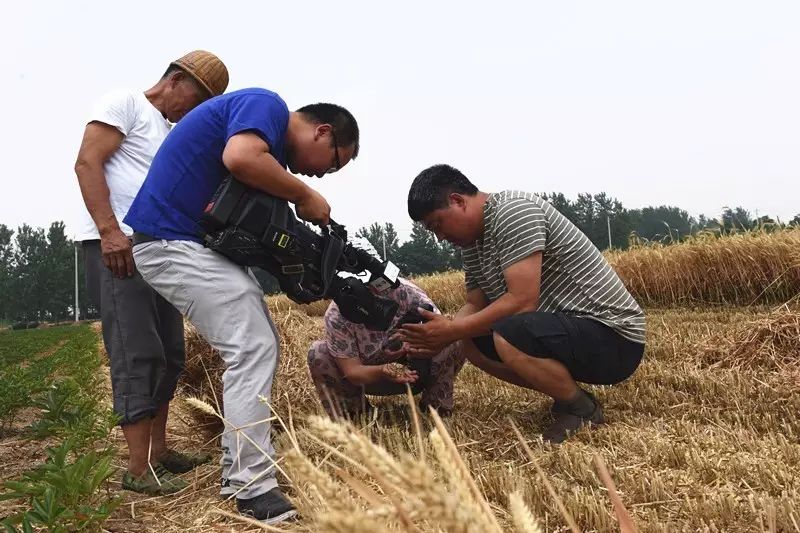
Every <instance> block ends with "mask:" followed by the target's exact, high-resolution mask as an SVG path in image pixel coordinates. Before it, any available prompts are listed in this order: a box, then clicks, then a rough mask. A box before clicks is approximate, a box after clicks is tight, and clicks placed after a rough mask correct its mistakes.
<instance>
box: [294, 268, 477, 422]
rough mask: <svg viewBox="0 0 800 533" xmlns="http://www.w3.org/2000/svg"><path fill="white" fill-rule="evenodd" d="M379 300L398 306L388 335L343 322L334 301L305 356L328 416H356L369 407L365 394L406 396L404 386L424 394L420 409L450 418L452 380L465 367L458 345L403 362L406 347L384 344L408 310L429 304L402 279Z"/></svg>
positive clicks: (386, 332) (420, 291)
mask: <svg viewBox="0 0 800 533" xmlns="http://www.w3.org/2000/svg"><path fill="white" fill-rule="evenodd" d="M381 296H382V297H385V298H389V299H392V300H394V301H396V302H397V303H398V304H399V307H398V310H397V313H396V314H395V317H394V322H393V324H392V327H391V328H389V330H388V331H371V330H368V329H367V328H366V327H364V326H363V325H361V324H354V323H352V322H349V321H347V320H345V319H344V318H343V317H342V315H341V313H340V312H339V307H338V306H337V305H336V304H335V303H333V302H331V304H330V305H329V306H328V310H327V311H326V312H325V339H324V340H319V341H316V342H314V343H313V344H312V345H311V349H310V350H309V352H308V368H309V370H310V372H311V378H312V380H313V381H314V386H315V387H316V389H317V394H318V395H319V398H320V401H321V402H322V405H323V406H324V407H325V410H326V411H327V412H328V414H329V415H331V416H335V415H340V416H341V415H343V416H350V417H353V416H357V415H358V414H360V413H361V412H363V411H364V410H366V409H369V407H370V406H369V402H368V401H367V399H366V397H365V394H370V395H378V396H388V395H393V394H405V391H406V385H405V384H406V383H408V384H410V385H411V390H412V392H414V393H415V394H417V393H419V392H421V393H422V398H421V401H420V406H421V407H422V408H423V409H427V408H428V407H429V406H430V407H432V408H434V409H436V410H438V411H439V413H440V414H442V415H448V414H450V413H451V412H452V410H453V382H454V381H455V377H456V374H457V373H458V371H459V370H460V369H461V367H462V366H463V364H464V356H463V355H462V354H461V349H460V343H458V342H456V343H453V344H451V345H449V346H447V347H446V348H445V349H444V350H442V351H441V352H440V353H439V354H437V355H435V356H433V357H432V358H430V359H409V358H407V357H406V353H405V346H404V347H402V348H400V349H399V350H397V351H392V350H391V349H390V348H389V347H388V345H389V341H390V339H391V338H392V336H393V335H394V333H395V327H396V324H397V322H398V321H399V320H400V319H401V318H402V317H403V315H405V314H406V313H408V312H409V311H412V310H416V309H417V308H418V307H420V306H421V305H423V304H428V305H431V306H433V302H432V301H431V300H430V298H428V296H427V295H426V294H425V293H424V292H422V289H420V288H419V287H417V286H416V285H414V284H413V283H411V282H410V281H406V280H402V279H401V283H400V286H398V287H397V288H396V289H393V290H391V291H388V292H386V293H382V294H381ZM434 309H435V306H434ZM436 312H439V311H438V309H436ZM389 363H400V364H402V365H404V366H402V367H401V366H399V365H392V364H389Z"/></svg>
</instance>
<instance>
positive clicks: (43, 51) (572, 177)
mask: <svg viewBox="0 0 800 533" xmlns="http://www.w3.org/2000/svg"><path fill="white" fill-rule="evenodd" d="M3 11H4V13H3V16H2V20H0V45H2V50H3V54H1V55H0V87H2V95H3V100H4V106H3V113H2V117H3V126H2V128H0V155H2V166H3V169H2V174H1V175H2V178H0V179H2V185H3V191H4V194H3V195H2V200H3V201H2V204H0V205H2V207H1V208H0V223H5V224H6V225H9V226H11V227H14V228H16V226H17V225H19V224H21V223H23V222H27V223H29V224H32V225H37V226H46V225H48V224H49V223H50V222H51V221H54V220H64V221H65V222H66V223H67V229H68V232H70V233H72V232H73V231H74V230H75V228H76V222H77V220H78V216H79V212H80V209H82V202H81V198H80V193H79V191H78V187H77V183H76V180H75V177H74V173H73V170H72V166H73V162H74V159H75V155H76V152H77V148H78V145H79V143H80V139H81V134H82V130H83V127H84V122H85V121H84V119H85V117H86V113H87V112H88V110H89V109H90V107H91V104H92V102H93V101H94V100H95V99H96V98H97V97H99V96H100V95H101V94H102V93H104V92H106V91H107V90H110V89H114V88H120V87H132V88H140V89H142V90H144V89H146V88H148V87H149V86H151V85H152V84H153V83H155V81H156V80H157V79H158V77H159V76H160V75H161V74H162V72H163V70H164V69H165V68H166V66H167V64H168V63H169V61H170V60H172V59H174V58H177V57H179V56H181V55H183V54H184V53H185V52H187V51H189V50H192V49H195V48H203V49H207V50H210V51H212V52H214V53H216V54H217V55H219V56H220V57H221V58H222V59H223V60H224V61H225V63H226V64H227V65H228V68H229V70H230V73H231V83H230V86H229V89H238V88H243V87H250V86H261V87H266V88H269V89H272V90H275V91H276V92H278V93H279V94H281V95H282V96H283V97H284V99H285V100H286V101H287V103H288V104H289V107H290V108H292V109H295V108H297V107H300V106H301V105H304V104H306V103H312V102H317V101H331V102H335V103H338V104H341V105H344V106H346V107H348V108H349V109H350V110H351V111H352V112H353V113H354V115H355V116H356V118H357V119H358V121H359V124H360V127H361V132H362V154H361V156H360V157H359V158H358V159H357V160H355V161H354V162H353V163H351V164H350V165H348V166H347V167H346V168H345V169H344V170H343V171H342V172H340V173H338V174H336V175H335V176H331V177H328V178H326V179H324V180H322V181H316V180H315V183H314V185H315V186H316V187H317V188H318V189H319V190H320V191H321V192H322V193H323V194H324V195H325V196H326V197H327V199H328V201H329V202H330V204H331V205H332V207H333V211H332V216H333V218H334V219H335V220H337V221H338V222H341V223H344V224H346V225H348V226H349V227H350V228H352V229H353V230H355V229H356V228H357V227H359V226H362V225H366V224H369V223H371V222H373V221H391V222H394V223H395V225H396V226H398V227H399V228H400V230H401V231H400V236H401V239H404V238H406V237H407V235H408V231H407V230H409V229H410V227H411V223H410V221H409V219H408V217H407V214H406V204H405V201H406V195H407V192H408V186H409V185H410V183H411V181H412V180H413V178H414V176H416V174H417V173H418V172H419V171H420V170H422V169H423V168H425V167H427V166H428V165H430V164H433V163H438V162H447V163H450V164H452V165H454V166H456V167H458V168H459V169H461V170H462V171H463V172H464V173H465V174H467V176H468V177H470V178H471V179H472V180H473V181H474V182H475V183H476V184H477V185H478V186H479V187H480V188H481V189H483V190H488V191H492V190H500V189H504V188H519V189H524V190H529V191H533V192H538V191H561V192H564V193H565V194H566V195H567V196H569V197H571V198H574V197H575V196H576V195H577V193H578V192H593V193H594V192H600V191H606V192H607V193H609V194H610V195H612V196H616V197H618V198H619V199H620V200H622V202H623V204H624V205H625V206H626V207H630V208H633V207H642V206H645V205H659V204H671V205H677V206H680V207H682V208H685V209H687V210H688V211H689V212H690V213H691V214H693V215H697V214H699V213H705V214H707V215H712V216H716V215H718V214H719V212H720V211H721V208H722V207H723V206H725V205H730V206H735V205H743V206H744V207H745V208H747V209H749V210H750V211H751V212H752V213H753V214H755V213H756V212H758V213H759V214H761V215H763V214H771V215H773V216H779V217H781V218H782V219H784V220H786V219H789V218H791V217H792V216H794V215H795V214H796V213H798V212H800V205H799V204H800V202H798V200H797V199H798V192H800V185H799V184H798V183H800V180H798V178H799V177H800V31H798V29H800V2H797V1H786V2H769V1H760V2H755V1H750V2H733V1H717V2H705V1H699V0H694V1H670V2H657V3H656V2H648V1H641V0H636V1H629V2H623V1H602V2H599V1H597V0H594V1H585V2H578V1H556V2H554V1H547V2H544V1H539V0H537V1H530V2H503V1H493V2H481V3H473V2H435V1H434V0H428V1H427V2H421V1H405V2H402V3H393V4H392V7H390V5H389V3H386V2H376V1H371V2H367V1H364V2H348V1H325V2H323V1H319V2H300V1H283V2H274V1H273V2H265V1H259V2H235V1H232V0H229V1H228V2H220V1H215V2H207V1H205V0H197V1H193V2H173V1H164V0H162V1H160V2H152V1H149V0H148V1H138V2H135V3H130V2H127V3H123V2H108V1H106V2H100V1H96V2H87V1H70V2H63V1H54V0H52V1H40V2H25V3H23V2H12V3H7V4H6V5H5V6H4V9H3ZM9 192H10V194H9Z"/></svg>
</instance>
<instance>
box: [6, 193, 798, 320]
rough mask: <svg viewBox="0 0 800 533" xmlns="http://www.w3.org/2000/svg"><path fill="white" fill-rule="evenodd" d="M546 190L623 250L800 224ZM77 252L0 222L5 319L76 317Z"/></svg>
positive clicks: (415, 237) (399, 248)
mask: <svg viewBox="0 0 800 533" xmlns="http://www.w3.org/2000/svg"><path fill="white" fill-rule="evenodd" d="M541 196H542V197H544V198H545V199H546V200H547V201H549V202H550V203H551V204H552V205H553V207H555V208H556V209H558V210H559V211H560V212H561V213H562V214H564V216H566V217H567V218H568V219H569V220H570V221H572V222H573V223H574V224H575V225H577V226H578V228H580V229H581V230H582V231H583V232H584V233H585V234H586V235H587V236H588V237H589V239H590V240H591V241H592V242H593V243H594V244H595V245H596V246H597V247H598V248H600V249H601V250H604V249H607V248H609V247H611V248H616V249H623V250H624V249H626V248H628V247H629V246H630V245H631V243H632V242H634V241H637V240H638V241H661V242H677V241H680V240H681V239H684V238H686V237H687V236H689V235H693V234H695V233H698V232H701V231H713V232H716V233H719V234H725V233H731V232H737V231H747V230H752V229H755V228H762V229H765V230H767V231H770V230H773V229H779V228H782V227H785V226H789V225H793V226H800V214H798V215H796V216H795V217H794V218H793V219H792V220H791V221H789V222H788V223H785V222H781V221H778V220H776V219H773V218H771V217H769V216H758V217H756V216H753V215H752V214H751V213H750V212H749V211H748V210H746V209H744V208H742V207H735V208H727V207H726V208H724V209H723V210H722V212H721V213H720V214H719V215H718V216H716V217H707V216H705V215H700V216H699V217H697V218H694V217H692V216H690V215H689V213H688V212H687V211H686V210H684V209H681V208H679V207H675V206H667V205H662V206H650V207H644V208H641V209H627V208H625V207H624V206H623V205H622V202H620V201H619V200H618V199H616V198H613V197H610V196H608V195H607V194H606V193H599V194H588V193H586V194H579V195H578V197H577V198H576V199H574V200H573V199H570V198H567V197H566V196H564V195H563V194H561V193H542V194H541ZM351 231H352V230H351ZM355 235H357V236H360V237H364V238H366V239H367V240H368V241H369V242H370V243H371V244H372V245H373V246H374V247H375V249H376V250H377V251H378V253H379V254H380V255H381V256H382V257H388V258H389V259H390V260H392V261H393V262H394V263H395V264H396V265H397V266H398V267H400V270H401V273H402V274H403V275H405V276H417V275H421V274H430V273H434V272H442V271H446V270H454V269H460V268H461V255H460V251H459V250H458V249H456V248H454V247H453V246H452V245H450V244H449V243H447V242H438V241H437V239H436V237H435V236H434V235H433V234H431V233H430V232H429V231H427V230H426V229H425V228H424V227H423V226H422V224H419V223H414V225H413V227H412V230H411V235H410V238H409V239H408V240H407V241H405V242H402V243H401V242H400V238H399V236H398V233H397V230H396V228H395V226H394V225H393V224H392V223H391V222H385V223H379V222H375V223H373V224H371V225H369V226H364V227H362V228H359V229H358V230H356V231H355ZM77 253H78V269H79V271H78V281H79V283H78V288H79V295H78V300H79V302H80V303H79V307H80V309H79V311H80V316H81V317H84V318H85V317H95V316H96V315H97V310H96V309H94V308H93V307H92V305H91V304H90V303H89V302H88V301H87V295H86V284H85V280H84V273H83V256H82V250H81V249H80V246H78V250H77ZM74 254H75V244H74V243H73V241H72V239H69V238H68V237H67V236H66V233H65V228H64V223H63V222H53V223H52V224H50V227H49V228H48V229H47V230H45V229H44V228H33V227H31V226H29V225H27V224H23V225H22V226H20V227H19V228H17V230H16V231H14V230H12V229H10V228H8V227H7V226H6V225H4V224H0V321H2V322H6V323H9V322H15V321H59V320H65V319H68V318H71V317H73V316H74V305H75V304H74V290H75V287H74V283H75V282H74V280H75V265H74ZM258 277H259V280H260V281H261V283H262V286H263V287H264V290H265V292H267V293H274V292H278V285H277V282H276V281H275V280H274V279H273V278H271V276H269V275H268V274H266V273H263V272H262V273H259V274H258Z"/></svg>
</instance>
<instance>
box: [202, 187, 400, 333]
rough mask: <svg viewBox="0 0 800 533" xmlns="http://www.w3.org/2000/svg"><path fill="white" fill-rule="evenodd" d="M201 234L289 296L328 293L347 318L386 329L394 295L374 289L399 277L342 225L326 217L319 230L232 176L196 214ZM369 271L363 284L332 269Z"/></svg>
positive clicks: (301, 299)
mask: <svg viewBox="0 0 800 533" xmlns="http://www.w3.org/2000/svg"><path fill="white" fill-rule="evenodd" d="M200 226H201V227H202V228H203V235H202V237H203V241H204V243H205V245H206V247H207V248H210V249H212V250H214V251H216V252H219V253H221V254H222V255H224V256H226V257H228V258H229V259H230V260H231V261H233V262H234V263H236V264H239V265H243V266H251V267H259V268H262V269H264V270H266V271H267V272H269V273H270V274H272V275H273V276H274V277H275V278H276V279H277V280H278V283H279V285H280V287H281V291H283V292H285V293H286V295H287V296H288V297H289V298H291V299H292V300H293V301H295V302H298V303H310V302H313V301H316V300H321V299H323V298H332V299H333V301H335V302H336V304H337V305H338V306H339V309H340V311H341V313H342V316H344V317H345V318H346V319H347V320H350V321H351V322H355V323H357V324H364V325H365V326H366V327H367V328H369V329H373V330H386V329H388V328H389V326H390V325H391V323H392V320H393V318H394V315H395V313H396V312H397V307H398V305H397V302H394V301H392V300H389V299H387V298H381V297H379V296H376V295H375V294H373V293H372V292H371V291H370V287H371V288H373V289H375V290H377V291H379V292H380V291H384V290H387V289H390V288H396V287H397V286H398V285H399V281H398V274H399V269H398V268H397V267H396V266H394V265H393V264H392V263H391V262H388V261H387V262H386V263H382V262H380V261H379V260H378V259H376V258H374V257H372V256H371V255H370V254H369V253H368V252H367V251H365V250H361V249H358V248H356V247H354V246H352V245H350V244H348V242H347V231H346V230H345V228H344V227H343V226H341V225H339V224H336V223H335V222H333V221H331V223H330V225H328V226H327V227H325V228H323V230H322V234H321V235H320V234H318V233H316V232H315V231H314V230H312V229H311V228H309V227H308V226H306V225H305V224H304V223H302V222H300V221H299V220H297V218H296V217H295V214H294V212H293V211H292V209H291V208H290V207H289V204H288V202H286V201H285V200H281V199H279V198H276V197H274V196H270V195H269V194H266V193H263V192H260V191H257V190H254V189H251V188H250V187H247V186H246V185H244V184H242V183H241V182H239V181H237V180H236V179H234V178H233V177H230V178H228V179H227V180H225V181H224V182H223V183H222V185H221V186H220V187H219V189H218V190H217V192H216V194H215V195H214V198H213V199H212V201H211V203H209V205H208V207H206V210H205V212H204V214H203V217H202V219H201V221H200ZM365 271H367V272H369V273H370V278H369V280H368V281H367V283H366V284H364V283H363V282H361V281H360V280H358V279H356V278H353V277H351V278H347V279H343V278H341V277H339V276H338V275H337V274H338V273H339V272H350V273H353V274H361V273H363V272H365Z"/></svg>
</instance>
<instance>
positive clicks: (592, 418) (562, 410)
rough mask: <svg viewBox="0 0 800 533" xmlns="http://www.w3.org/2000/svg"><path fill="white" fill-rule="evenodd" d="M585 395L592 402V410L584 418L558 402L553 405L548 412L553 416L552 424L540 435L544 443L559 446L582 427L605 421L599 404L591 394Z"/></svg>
mask: <svg viewBox="0 0 800 533" xmlns="http://www.w3.org/2000/svg"><path fill="white" fill-rule="evenodd" d="M586 394H587V395H588V396H589V397H590V398H591V399H592V401H593V402H594V410H593V411H592V412H591V414H589V415H586V416H581V415H577V414H575V413H573V412H571V411H569V410H568V409H567V408H566V407H564V405H563V404H560V403H559V402H555V403H553V407H552V409H551V410H550V412H551V413H552V415H553V422H552V423H551V424H550V425H549V426H548V427H547V429H546V430H545V431H544V433H542V438H544V440H545V442H549V443H551V444H559V443H561V442H564V441H565V440H567V438H569V436H570V435H572V434H573V433H575V432H576V431H578V430H579V429H581V428H582V427H584V426H588V425H598V424H602V423H603V422H604V421H605V420H604V418H603V408H602V407H601V406H600V403H599V402H598V401H597V399H596V398H595V397H594V396H593V395H592V394H591V393H589V392H586Z"/></svg>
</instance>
